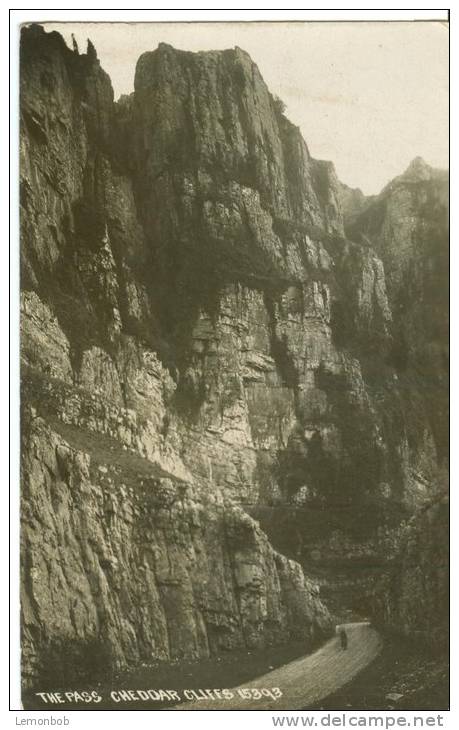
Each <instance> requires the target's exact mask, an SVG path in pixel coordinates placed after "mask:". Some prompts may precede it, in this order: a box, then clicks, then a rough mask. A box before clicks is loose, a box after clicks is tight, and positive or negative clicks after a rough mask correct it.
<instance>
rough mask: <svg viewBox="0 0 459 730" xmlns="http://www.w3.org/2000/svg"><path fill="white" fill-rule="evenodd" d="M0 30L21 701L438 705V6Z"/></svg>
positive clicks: (442, 258)
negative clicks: (13, 37) (375, 13)
mask: <svg viewBox="0 0 459 730" xmlns="http://www.w3.org/2000/svg"><path fill="white" fill-rule="evenodd" d="M18 42H20V52H19V64H20V105H19V111H20V130H19V131H20V170H19V175H20V259H21V270H20V287H21V315H20V319H21V341H20V350H21V480H20V482H21V483H20V493H21V546H20V551H21V552H20V555H21V557H20V562H21V682H22V701H23V706H24V708H25V709H30V710H49V711H53V712H55V711H58V710H134V709H135V710H161V711H165V710H173V711H194V710H270V711H279V710H281V711H290V710H311V711H314V710H330V711H332V710H343V711H348V710H379V711H386V710H393V711H401V710H432V711H433V710H440V711H441V710H447V709H448V708H449V674H448V649H449V599H448V591H449V567H448V566H449V503H448V471H449V469H448V463H449V462H448V454H449V447H448V436H449V431H448V428H449V427H448V411H449V400H448V398H449V390H448V368H449V355H448V344H449V329H448V306H449V304H448V301H449V300H448V282H449V274H448V267H449V172H448V167H449V158H448V154H449V151H448V116H449V110H448V104H449V87H448V84H449V80H448V64H449V60H448V50H449V49H448V43H449V37H448V24H447V23H445V22H436V21H432V22H375V23H373V22H349V23H338V22H325V23H315V22H296V23H294V22H291V23H290V22H285V23H276V22H266V23H262V22H259V23H258V22H255V23H237V22H228V23H199V22H196V23H179V22H177V23H121V22H114V23H108V22H100V23H90V22H66V23H62V22H45V20H44V21H43V22H42V23H38V22H30V23H29V22H26V23H23V24H22V27H21V28H20V41H19V39H18ZM435 716H436V715H435Z"/></svg>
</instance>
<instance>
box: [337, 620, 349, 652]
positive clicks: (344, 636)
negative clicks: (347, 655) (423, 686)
mask: <svg viewBox="0 0 459 730" xmlns="http://www.w3.org/2000/svg"><path fill="white" fill-rule="evenodd" d="M339 638H340V641H341V649H343V650H344V649H347V633H346V629H345V628H344V626H341V628H340V630H339Z"/></svg>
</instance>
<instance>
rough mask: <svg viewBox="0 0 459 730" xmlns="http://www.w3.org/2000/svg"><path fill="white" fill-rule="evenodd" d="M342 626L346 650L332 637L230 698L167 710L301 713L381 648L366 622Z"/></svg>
mask: <svg viewBox="0 0 459 730" xmlns="http://www.w3.org/2000/svg"><path fill="white" fill-rule="evenodd" d="M344 627H345V629H346V633H347V636H348V648H347V649H346V650H343V649H342V648H341V644H340V639H339V637H338V636H335V637H334V638H333V639H330V641H327V643H326V644H324V645H323V646H322V647H321V648H320V649H318V650H317V651H316V652H314V653H313V654H309V655H308V656H305V657H302V658H301V659H296V660H295V661H294V662H290V663H289V664H285V665H284V666H283V667H279V668H278V669H275V670H274V671H272V672H269V673H268V674H264V675H263V676H261V677H258V678H257V679H254V680H253V681H252V682H248V683H247V684H244V685H241V686H240V687H236V688H233V689H231V693H232V695H233V697H232V698H231V699H211V700H209V699H200V700H196V701H193V702H185V703H183V704H180V705H176V706H175V707H173V708H169V709H173V710H186V711H190V710H301V709H303V708H305V707H310V706H311V705H314V704H316V703H317V702H319V701H320V700H321V699H324V698H325V697H327V696H328V695H330V694H332V693H333V692H335V691H336V690H337V689H339V688H340V687H342V686H343V685H345V684H347V683H348V682H350V681H351V679H353V678H354V677H355V676H356V674H358V673H359V672H360V671H361V670H362V669H364V668H365V667H366V666H367V665H368V664H370V662H371V661H373V659H375V658H376V657H377V656H378V654H379V653H380V651H381V649H382V639H381V637H380V636H379V634H378V632H377V631H376V630H375V629H374V628H372V627H371V626H370V624H369V623H351V624H344ZM273 688H279V689H280V690H281V691H282V696H281V697H280V698H278V699H274V698H273V697H271V696H269V695H267V694H266V690H273ZM262 690H265V693H263V694H262V693H261V691H262Z"/></svg>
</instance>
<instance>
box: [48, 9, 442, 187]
mask: <svg viewBox="0 0 459 730" xmlns="http://www.w3.org/2000/svg"><path fill="white" fill-rule="evenodd" d="M45 26H46V29H47V30H58V31H59V32H60V33H62V35H63V36H64V38H65V39H66V41H67V43H68V44H69V45H70V46H71V33H72V32H73V33H74V34H75V37H76V39H77V41H78V44H79V47H80V52H85V50H86V38H88V37H89V38H91V40H92V42H93V43H94V45H95V47H96V49H97V53H98V56H99V59H100V62H101V64H102V67H103V68H104V69H105V70H106V71H107V73H108V74H109V75H110V78H111V80H112V84H113V88H114V91H115V98H118V97H119V96H120V94H129V93H131V92H132V91H133V88H134V72H135V65H136V62H137V59H138V58H139V56H140V54H141V53H143V52H144V51H151V50H154V49H155V48H156V47H157V45H158V43H160V42H165V43H170V44H171V45H172V46H174V47H176V48H180V49H183V50H189V51H205V50H217V49H223V48H233V47H234V46H236V45H237V46H240V47H241V48H243V49H244V50H245V51H247V52H248V53H249V54H250V55H251V57H252V59H253V61H255V63H256V64H257V65H258V68H259V69H260V71H261V74H262V76H263V78H264V80H265V82H266V83H267V85H268V88H269V89H270V91H271V92H272V93H273V94H276V95H277V96H280V98H281V99H283V101H284V102H285V104H286V105H287V110H286V115H287V117H288V118H289V119H290V120H291V121H292V122H293V123H294V124H297V125H298V126H299V127H300V129H301V131H302V134H303V137H304V138H305V140H306V142H307V144H308V147H309V150H310V152H311V154H312V155H313V157H316V158H318V159H325V160H332V161H333V162H334V164H335V167H336V170H337V173H338V176H339V178H340V179H341V180H342V182H344V183H346V184H347V185H350V186H351V187H360V188H361V189H362V190H363V192H364V193H366V194H367V195H369V194H372V193H377V192H379V191H380V190H381V188H382V187H383V186H384V185H385V184H386V183H387V182H388V181H389V180H390V179H391V178H393V177H395V176H396V175H399V174H400V173H401V172H403V170H404V169H405V168H406V167H407V166H408V164H409V163H410V161H411V160H412V159H413V158H414V157H417V156H418V155H419V156H421V157H423V158H424V159H425V160H426V162H428V163H429V164H431V165H433V166H434V167H444V168H446V167H447V166H448V30H447V27H446V25H445V24H444V23H440V22H426V23H421V22H416V23H414V22H411V23H397V22H395V23H394V22H393V23H383V22H381V23H355V22H348V23H313V22H308V23H305V22H299V23H272V22H269V23H46V24H45Z"/></svg>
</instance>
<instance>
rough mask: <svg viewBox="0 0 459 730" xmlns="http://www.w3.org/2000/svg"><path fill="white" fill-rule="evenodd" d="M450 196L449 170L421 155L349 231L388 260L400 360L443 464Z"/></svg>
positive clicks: (355, 215)
mask: <svg viewBox="0 0 459 730" xmlns="http://www.w3.org/2000/svg"><path fill="white" fill-rule="evenodd" d="M448 195H449V177H448V173H447V172H445V171H443V170H436V169H433V168H431V167H429V165H427V164H426V163H425V162H424V161H423V160H422V159H421V158H419V157H418V158H416V159H415V160H413V162H412V163H411V164H410V165H409V167H408V168H407V170H406V171H405V172H404V173H403V175H400V176H399V177H397V178H395V179H394V180H392V181H391V182H390V183H389V184H388V185H387V186H386V187H385V188H384V190H383V191H382V192H381V194H380V195H378V196H376V197H375V198H372V199H368V200H366V201H365V204H364V205H363V206H360V211H357V212H356V208H355V206H354V207H353V208H350V209H349V215H348V219H347V221H346V228H347V231H348V234H349V235H350V236H351V237H352V238H355V239H356V240H362V239H366V240H370V241H371V242H372V245H373V246H374V248H375V250H376V251H377V252H378V254H379V255H380V256H381V259H382V261H383V262H384V269H385V272H386V284H387V290H388V295H389V299H390V303H391V308H392V312H393V316H394V330H393V334H394V341H393V362H394V365H395V367H396V368H397V371H398V376H399V378H400V379H401V381H402V383H403V391H404V392H405V393H408V394H409V395H408V398H410V399H411V403H410V407H411V408H414V409H415V410H416V412H417V413H421V417H420V418H419V421H420V422H421V423H422V421H423V420H424V418H423V416H424V415H425V416H427V419H428V421H429V424H430V428H431V432H432V434H433V436H434V439H435V446H436V450H437V454H438V457H439V459H440V461H442V462H446V460H447V455H448V441H449V439H448V358H449V355H448V338H449V334H448V298H449V292H448V266H449V226H448V210H449V209H448ZM416 394H417V395H416ZM412 420H413V422H414V419H412ZM419 436H420V434H419V433H418V434H415V433H413V439H415V438H416V437H417V438H419Z"/></svg>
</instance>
